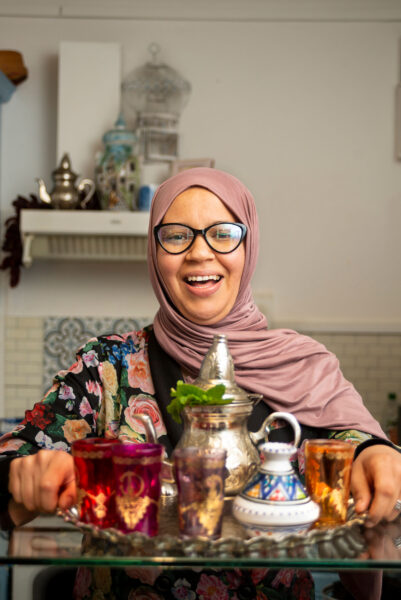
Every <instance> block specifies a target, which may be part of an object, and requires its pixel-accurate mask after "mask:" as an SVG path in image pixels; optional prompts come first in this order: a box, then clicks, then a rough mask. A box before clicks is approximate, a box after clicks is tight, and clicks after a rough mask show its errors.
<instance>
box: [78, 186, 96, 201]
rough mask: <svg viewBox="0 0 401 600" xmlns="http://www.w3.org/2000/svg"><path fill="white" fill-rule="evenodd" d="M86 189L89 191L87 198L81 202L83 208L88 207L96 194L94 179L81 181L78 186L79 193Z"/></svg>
mask: <svg viewBox="0 0 401 600" xmlns="http://www.w3.org/2000/svg"><path fill="white" fill-rule="evenodd" d="M85 188H88V191H87V192H86V194H85V197H84V198H83V199H82V200H81V202H80V206H81V208H85V207H86V205H87V204H88V202H89V200H90V199H91V198H92V196H93V194H94V193H95V189H96V186H95V182H94V181H92V179H81V181H80V182H79V184H78V191H79V192H82V191H85Z"/></svg>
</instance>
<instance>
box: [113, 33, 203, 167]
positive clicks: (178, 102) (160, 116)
mask: <svg viewBox="0 0 401 600" xmlns="http://www.w3.org/2000/svg"><path fill="white" fill-rule="evenodd" d="M149 51H150V53H151V55H152V59H151V62H147V63H146V64H145V65H144V66H142V67H139V68H137V69H135V70H134V71H133V72H132V73H131V74H130V75H128V77H127V78H126V79H125V81H124V82H123V84H122V95H123V102H124V113H125V115H126V117H127V119H128V118H133V119H136V131H137V135H138V139H139V147H140V154H141V155H142V156H143V160H144V162H160V161H166V162H169V161H173V160H175V159H176V158H177V157H178V121H179V117H180V114H181V111H182V109H183V108H184V106H185V105H186V103H187V101H188V98H189V94H190V92H191V85H190V83H189V82H188V81H186V80H185V79H183V78H182V77H181V75H179V74H178V73H177V71H175V70H174V69H172V68H171V67H169V66H167V65H166V64H164V63H162V62H160V60H159V58H158V54H159V52H160V47H159V46H158V44H155V43H153V44H151V45H150V46H149Z"/></svg>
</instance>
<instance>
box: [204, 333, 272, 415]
mask: <svg viewBox="0 0 401 600" xmlns="http://www.w3.org/2000/svg"><path fill="white" fill-rule="evenodd" d="M221 383H222V384H224V385H225V388H226V390H225V393H224V396H223V398H234V400H233V402H232V403H233V404H243V403H249V402H251V401H252V399H253V400H256V399H260V398H261V396H259V395H258V394H248V392H246V391H245V390H244V389H242V388H241V387H239V386H238V385H237V384H236V383H235V377H234V362H233V359H232V356H231V354H230V350H229V348H228V343H227V336H226V335H225V334H222V333H220V334H217V335H215V336H214V337H213V342H212V345H211V346H210V348H209V350H208V352H207V353H206V356H205V358H204V359H203V361H202V364H201V368H200V372H199V376H198V377H197V378H196V379H195V381H194V382H193V384H194V385H197V386H198V387H200V388H202V389H204V390H208V389H209V388H211V387H213V386H215V385H218V384H221Z"/></svg>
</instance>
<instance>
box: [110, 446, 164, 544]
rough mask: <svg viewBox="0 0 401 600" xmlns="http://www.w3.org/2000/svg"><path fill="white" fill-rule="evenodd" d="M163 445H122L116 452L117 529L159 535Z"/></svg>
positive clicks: (114, 450) (115, 448) (114, 449)
mask: <svg viewBox="0 0 401 600" xmlns="http://www.w3.org/2000/svg"><path fill="white" fill-rule="evenodd" d="M163 451H164V449H163V446H162V445H161V444H151V443H143V444H134V443H123V444H120V445H119V446H114V448H113V463H114V477H115V489H116V510H117V517H118V529H120V530H121V531H123V532H124V533H129V532H131V531H141V532H142V533H145V534H147V535H149V536H154V535H157V533H158V532H159V499H160V487H161V485H160V471H161V465H162V457H163Z"/></svg>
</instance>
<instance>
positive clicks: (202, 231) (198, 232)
mask: <svg viewBox="0 0 401 600" xmlns="http://www.w3.org/2000/svg"><path fill="white" fill-rule="evenodd" d="M166 225H181V227H187V228H188V229H190V230H191V231H192V232H193V234H194V237H193V238H192V241H191V243H190V244H189V246H187V248H185V249H184V250H180V251H179V252H170V251H169V250H166V248H165V247H164V246H163V244H162V243H161V240H160V238H159V235H158V234H159V230H160V229H162V228H163V227H165V226H166ZM216 225H237V226H238V227H239V228H240V229H241V237H240V238H239V241H238V244H237V245H236V246H235V248H233V249H232V250H228V252H222V251H221V250H216V248H213V246H211V244H210V243H209V241H208V239H207V237H206V233H207V232H208V231H209V229H212V227H216ZM153 234H154V236H155V239H156V243H158V244H159V245H160V246H161V248H163V250H164V251H165V252H167V253H168V254H174V255H176V254H183V253H184V252H186V251H187V250H189V249H190V248H191V246H192V245H193V243H194V242H195V240H196V238H197V236H198V235H201V236H202V237H203V239H204V240H205V242H206V244H207V245H208V246H209V248H210V249H211V250H213V252H217V253H218V254H230V253H231V252H234V250H236V249H237V248H238V247H239V245H240V244H241V242H242V241H243V240H244V239H245V236H246V234H247V227H246V225H244V224H243V223H234V222H231V221H221V222H218V223H213V224H212V225H209V226H208V227H205V228H204V229H196V228H195V227H191V226H190V225H185V224H184V223H160V224H159V225H156V226H155V227H153Z"/></svg>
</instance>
